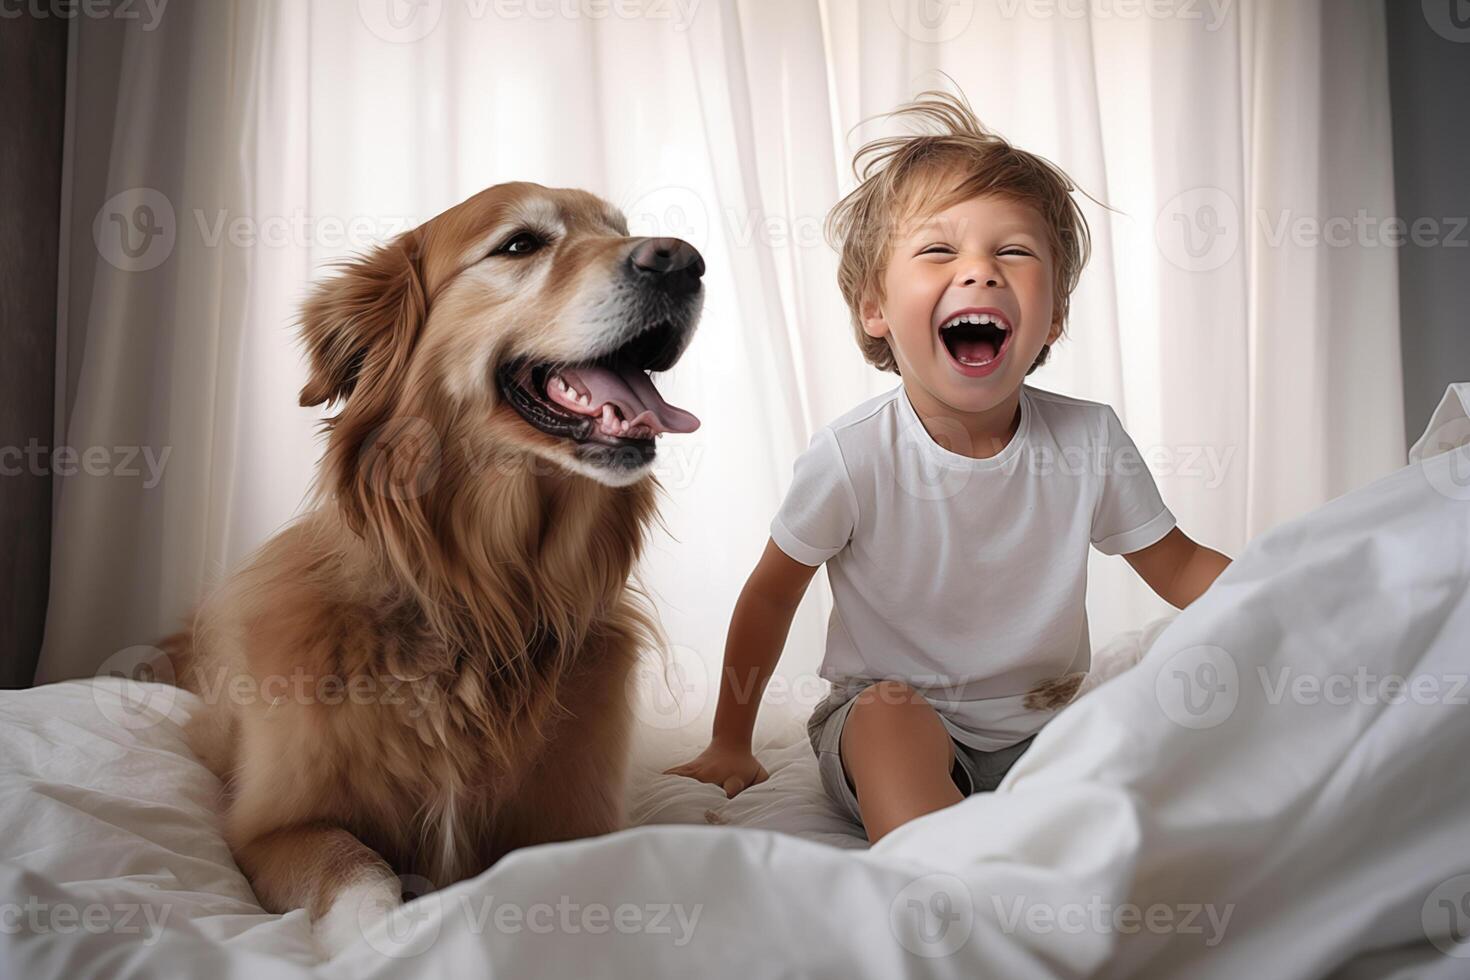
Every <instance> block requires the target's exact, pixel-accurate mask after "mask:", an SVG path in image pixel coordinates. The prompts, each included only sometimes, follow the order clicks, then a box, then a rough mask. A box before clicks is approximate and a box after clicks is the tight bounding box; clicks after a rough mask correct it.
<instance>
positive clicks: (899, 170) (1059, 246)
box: [826, 91, 1092, 374]
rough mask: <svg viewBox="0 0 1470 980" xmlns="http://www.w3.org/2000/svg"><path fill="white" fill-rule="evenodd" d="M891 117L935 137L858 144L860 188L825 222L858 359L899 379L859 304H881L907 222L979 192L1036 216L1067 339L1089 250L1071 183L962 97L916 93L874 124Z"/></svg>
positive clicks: (1042, 357) (1042, 359) (1055, 310)
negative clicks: (925, 126) (866, 327)
mask: <svg viewBox="0 0 1470 980" xmlns="http://www.w3.org/2000/svg"><path fill="white" fill-rule="evenodd" d="M888 116H895V117H910V118H913V119H916V120H918V121H919V122H920V123H930V124H934V125H935V126H936V128H937V129H938V132H934V133H919V134H917V135H914V134H911V135H904V136H890V137H885V138H882V139H876V140H872V141H870V142H868V143H865V144H863V146H862V148H861V149H859V150H858V151H857V154H856V155H855V156H854V157H853V161H852V170H853V175H854V176H855V177H857V178H858V180H859V181H860V183H859V184H858V186H857V188H856V189H855V190H854V191H853V192H852V193H850V194H848V195H847V196H846V197H844V198H843V199H842V200H840V201H838V202H837V204H836V206H835V207H833V208H832V211H831V212H830V213H829V214H828V215H827V221H826V233H827V240H828V241H829V242H830V243H831V244H832V247H833V248H836V249H838V250H839V252H840V253H841V258H840V260H839V262H838V265H837V284H838V286H839V287H840V288H841V289H842V297H843V299H845V300H846V301H847V306H848V309H849V310H850V311H851V313H852V326H853V331H854V333H855V335H856V337H857V342H858V347H859V348H861V349H862V352H863V358H864V359H865V360H867V362H868V363H869V364H872V365H873V366H874V367H876V368H878V369H879V370H881V371H892V372H893V373H894V374H898V373H899V370H898V364H897V363H896V362H895V361H894V358H893V350H892V349H891V348H890V347H889V345H888V342H887V340H886V338H883V337H870V336H868V334H867V333H865V332H864V331H863V317H862V304H863V301H864V300H866V299H869V298H876V299H877V300H879V301H880V302H881V301H882V300H883V299H884V298H885V297H884V293H883V273H884V270H885V269H887V267H888V259H889V256H890V249H891V247H892V240H893V235H894V233H895V232H896V231H897V230H899V229H900V228H901V227H902V225H903V224H905V223H906V222H907V221H908V220H909V219H911V218H914V217H918V216H927V215H929V214H934V213H938V212H940V211H943V210H944V209H946V208H949V207H952V206H953V205H955V204H958V203H960V202H961V201H966V200H969V199H970V198H972V197H975V196H977V195H980V194H996V195H1000V196H1002V197H1006V198H1010V199H1011V200H1014V201H1018V202H1020V203H1023V204H1029V205H1031V206H1032V207H1034V208H1036V210H1037V211H1039V212H1040V213H1041V217H1042V219H1043V220H1044V221H1045V223H1046V229H1047V244H1048V246H1049V247H1050V250H1051V255H1052V262H1053V266H1054V269H1055V276H1054V285H1053V290H1052V297H1053V299H1052V315H1053V317H1055V318H1056V319H1057V320H1058V321H1060V322H1061V324H1062V329H1063V330H1064V331H1065V329H1066V323H1067V312H1068V309H1069V307H1070V300H1071V296H1072V290H1074V289H1076V288H1077V280H1078V279H1079V278H1080V277H1081V275H1082V268H1083V266H1085V265H1086V264H1087V259H1088V257H1089V255H1090V254H1091V250H1092V240H1091V236H1090V234H1089V232H1088V228H1087V219H1086V218H1085V217H1084V216H1083V214H1082V210H1081V209H1080V208H1079V207H1078V206H1077V202H1076V201H1074V200H1073V199H1072V191H1074V190H1076V189H1077V186H1076V184H1074V183H1073V182H1072V179H1071V178H1070V177H1068V176H1067V175H1066V174H1065V173H1063V172H1062V170H1061V169H1060V168H1059V167H1057V166H1056V165H1055V164H1053V163H1051V162H1050V161H1048V160H1045V159H1043V158H1041V157H1039V156H1037V155H1036V154H1034V153H1028V152H1026V151H1025V150H1022V149H1018V148H1016V147H1014V146H1012V145H1011V144H1010V143H1008V142H1006V140H1005V139H1003V138H1002V137H1000V136H999V135H997V134H995V133H992V132H991V131H990V130H988V129H986V128H985V127H984V126H983V125H982V124H981V122H980V120H979V119H977V118H976V117H975V113H974V111H973V110H972V109H971V108H970V105H969V103H968V102H966V101H965V100H964V97H963V96H956V95H951V94H950V93H948V92H940V91H929V92H922V93H920V94H919V97H918V98H917V99H915V100H914V101H913V102H910V103H908V104H907V105H904V106H900V107H899V108H897V109H895V110H894V111H892V112H889V113H884V114H883V115H882V116H880V117H878V118H885V117H888ZM956 176H958V182H955V178H956ZM1050 348H1051V345H1050V344H1047V345H1045V346H1043V347H1042V348H1041V353H1040V354H1038V355H1037V358H1036V361H1035V363H1033V364H1032V365H1031V367H1029V368H1027V369H1026V373H1027V374H1030V373H1031V372H1032V371H1035V370H1036V369H1037V368H1038V367H1040V366H1041V365H1042V364H1045V363H1046V357H1047V354H1048V353H1049V352H1050Z"/></svg>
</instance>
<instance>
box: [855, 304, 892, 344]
mask: <svg viewBox="0 0 1470 980" xmlns="http://www.w3.org/2000/svg"><path fill="white" fill-rule="evenodd" d="M861 312H862V320H863V333H865V334H867V335H868V336H869V337H873V338H875V339H877V338H881V337H886V336H888V321H887V320H886V319H884V318H883V310H882V309H881V308H880V307H879V306H878V304H877V303H876V302H874V301H873V300H871V299H867V300H863V303H862V308H861Z"/></svg>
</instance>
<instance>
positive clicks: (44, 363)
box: [0, 8, 67, 687]
mask: <svg viewBox="0 0 1470 980" xmlns="http://www.w3.org/2000/svg"><path fill="white" fill-rule="evenodd" d="M17 9H19V8H17ZM66 33H67V22H66V20H65V19H64V18H61V17H56V16H43V17H35V16H20V17H13V18H6V19H5V20H3V21H0V92H3V93H5V94H4V103H5V104H4V109H3V111H0V215H3V216H4V220H0V336H3V337H4V345H5V346H4V353H3V354H0V452H3V455H0V467H3V468H4V469H3V471H0V687H29V686H30V685H31V678H32V676H33V675H34V674H35V671H36V657H37V655H38V654H39V653H40V650H41V635H42V632H43V630H44V629H45V626H46V595H47V587H48V579H49V576H50V568H51V562H50V552H51V477H50V474H49V473H48V472H45V471H46V470H47V469H48V468H49V467H47V466H34V467H33V466H32V465H30V463H29V462H28V460H27V457H26V455H25V450H26V447H27V446H28V445H29V444H30V441H31V440H32V439H34V440H35V441H36V444H37V445H39V446H45V447H50V446H51V445H52V444H53V442H54V440H53V438H52V426H53V419H54V417H55V406H54V404H53V401H52V399H53V393H54V391H55V375H56V261H57V258H56V257H57V251H58V249H57V246H58V233H59V231H60V229H61V145H62V130H63V125H62V124H63V120H64V117H65V113H66ZM17 449H18V450H19V451H20V453H21V457H20V458H19V459H17V458H16V452H15V451H16V450H17ZM17 470H18V471H19V472H15V471H17ZM33 470H34V472H33Z"/></svg>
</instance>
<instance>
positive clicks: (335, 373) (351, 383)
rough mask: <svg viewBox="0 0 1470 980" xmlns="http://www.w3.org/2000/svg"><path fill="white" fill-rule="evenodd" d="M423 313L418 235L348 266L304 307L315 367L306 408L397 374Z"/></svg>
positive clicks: (306, 340) (304, 333)
mask: <svg viewBox="0 0 1470 980" xmlns="http://www.w3.org/2000/svg"><path fill="white" fill-rule="evenodd" d="M426 311H427V303H426V300H425V293H424V283H423V276H422V271H421V262H420V241H419V236H418V234H417V233H416V231H410V232H405V233H404V234H402V235H399V236H398V237H397V238H395V239H393V240H392V241H390V242H388V243H387V244H386V245H381V246H379V247H378V248H376V249H375V250H373V251H372V252H370V253H368V254H367V255H365V256H363V257H362V258H359V259H355V260H353V261H350V262H346V263H343V264H342V265H341V266H340V271H339V272H338V274H337V275H335V276H333V277H332V278H330V279H328V280H326V281H324V282H322V283H319V284H318V285H317V286H316V288H315V289H314V290H313V291H312V293H311V296H310V297H309V298H308V299H307V301H306V303H305V305H304V306H303V307H302V311H301V339H302V342H303V344H304V345H305V347H306V353H307V357H308V358H309V359H310V362H311V373H310V377H308V378H307V381H306V385H305V386H304V387H303V388H302V389H301V404H302V406H303V407H309V406H312V405H321V404H324V403H327V402H331V401H334V400H336V399H346V398H347V397H348V396H349V395H351V394H352V392H353V390H354V389H356V388H357V386H358V382H359V381H360V380H362V379H363V378H366V377H376V378H383V377H387V376H391V375H393V374H394V373H396V369H398V368H401V367H402V366H403V365H404V363H406V361H407V357H408V354H409V352H410V351H411V350H412V348H413V344H414V341H415V340H416V338H417V336H418V332H419V329H420V328H421V327H422V326H423V321H424V316H425V314H426Z"/></svg>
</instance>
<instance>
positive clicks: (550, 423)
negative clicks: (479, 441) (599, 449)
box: [497, 323, 699, 449]
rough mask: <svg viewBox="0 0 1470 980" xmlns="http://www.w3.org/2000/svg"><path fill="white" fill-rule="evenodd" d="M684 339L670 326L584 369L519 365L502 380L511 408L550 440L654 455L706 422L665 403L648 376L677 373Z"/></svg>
mask: <svg viewBox="0 0 1470 980" xmlns="http://www.w3.org/2000/svg"><path fill="white" fill-rule="evenodd" d="M677 347H678V338H677V334H676V331H675V329H674V327H673V326H672V325H671V324H668V323H659V324H658V325H656V326H654V327H652V328H650V329H648V330H645V331H643V332H642V333H641V334H639V335H638V336H637V337H634V338H633V339H632V340H630V341H629V342H628V343H626V344H624V345H623V346H622V347H619V348H618V349H617V350H614V351H612V352H611V353H609V354H605V355H603V356H602V357H598V358H596V359H594V360H590V361H583V362H580V363H576V364H562V363H535V362H532V361H527V360H524V359H522V360H517V361H512V362H511V363H509V364H506V365H504V366H502V367H501V368H500V370H499V371H498V372H497V376H498V379H499V383H500V390H501V392H502V393H503V394H504V395H505V398H506V401H507V402H508V403H509V404H510V406H511V407H512V408H514V409H515V410H516V412H517V413H518V414H519V415H520V416H521V417H522V418H524V419H525V420H526V421H527V422H529V423H530V424H531V425H533V426H535V427H536V428H537V429H540V430H541V431H542V432H545V433H546V434H548V435H552V436H560V437H564V438H568V439H573V440H575V441H577V442H592V443H601V444H602V445H606V446H625V445H634V446H643V447H647V448H648V449H652V446H653V441H654V439H655V437H657V436H660V435H662V434H663V433H665V432H693V431H694V430H695V429H697V428H699V419H697V418H695V417H694V415H693V414H692V413H690V412H686V411H685V410H684V409H682V408H677V407H675V406H673V405H670V404H669V403H668V402H666V401H664V399H663V396H662V395H660V394H659V392H658V389H657V388H656V387H654V384H653V381H652V380H650V379H649V377H648V372H649V371H656V370H663V369H665V368H668V367H670V366H671V365H672V361H673V357H672V356H671V353H670V352H671V351H676V350H677Z"/></svg>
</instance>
